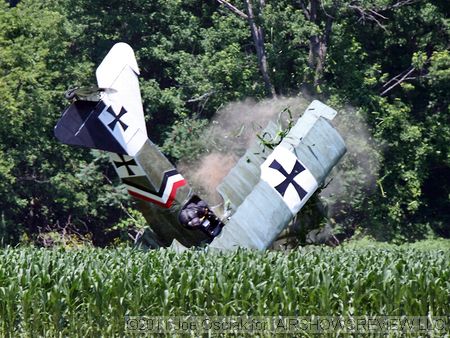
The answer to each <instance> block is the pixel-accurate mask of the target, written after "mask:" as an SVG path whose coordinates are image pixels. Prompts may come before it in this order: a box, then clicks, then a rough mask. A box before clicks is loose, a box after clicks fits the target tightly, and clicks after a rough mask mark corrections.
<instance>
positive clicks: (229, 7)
mask: <svg viewBox="0 0 450 338" xmlns="http://www.w3.org/2000/svg"><path fill="white" fill-rule="evenodd" d="M217 2H218V3H219V4H221V5H224V6H225V7H226V8H228V9H229V10H230V11H232V12H233V13H234V14H236V15H238V16H240V17H241V18H243V19H245V20H247V19H248V15H247V14H245V13H244V12H242V11H241V10H240V9H238V8H237V7H235V6H233V5H232V4H230V3H229V2H228V1H225V0H217Z"/></svg>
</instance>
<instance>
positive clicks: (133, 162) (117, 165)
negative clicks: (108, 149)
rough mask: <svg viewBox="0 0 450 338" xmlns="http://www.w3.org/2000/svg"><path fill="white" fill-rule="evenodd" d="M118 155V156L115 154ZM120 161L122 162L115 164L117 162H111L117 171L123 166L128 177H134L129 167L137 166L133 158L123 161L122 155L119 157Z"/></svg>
mask: <svg viewBox="0 0 450 338" xmlns="http://www.w3.org/2000/svg"><path fill="white" fill-rule="evenodd" d="M117 155H119V154H117ZM119 157H120V159H121V161H122V162H117V161H113V162H114V164H115V165H116V167H117V169H119V168H120V167H123V166H125V168H126V169H127V172H128V175H129V176H132V175H134V172H133V170H131V168H130V166H132V165H135V166H137V163H136V161H135V160H134V158H132V159H130V160H128V161H127V160H125V158H124V157H123V155H119Z"/></svg>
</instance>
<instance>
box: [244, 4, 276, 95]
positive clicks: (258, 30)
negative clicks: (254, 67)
mask: <svg viewBox="0 0 450 338" xmlns="http://www.w3.org/2000/svg"><path fill="white" fill-rule="evenodd" d="M244 3H245V7H246V10H247V16H248V17H247V20H248V23H249V25H250V30H251V32H252V37H253V41H254V43H255V48H256V55H257V58H258V67H259V70H260V72H261V75H262V77H263V81H264V87H265V89H266V92H267V94H268V95H270V96H271V97H276V93H275V89H274V88H273V86H272V83H271V81H270V76H269V71H268V66H267V57H266V51H265V48H264V31H263V28H262V27H261V26H260V25H258V24H257V23H256V21H255V14H254V12H253V3H252V0H244ZM264 5H265V2H264V0H260V8H259V13H261V11H262V9H263V7H264ZM259 15H261V14H259Z"/></svg>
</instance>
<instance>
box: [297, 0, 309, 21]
mask: <svg viewBox="0 0 450 338" xmlns="http://www.w3.org/2000/svg"><path fill="white" fill-rule="evenodd" d="M298 3H299V4H300V7H301V8H302V10H303V14H304V15H305V18H306V19H307V20H310V19H311V13H310V12H309V10H308V8H306V5H305V3H304V2H303V1H302V0H298Z"/></svg>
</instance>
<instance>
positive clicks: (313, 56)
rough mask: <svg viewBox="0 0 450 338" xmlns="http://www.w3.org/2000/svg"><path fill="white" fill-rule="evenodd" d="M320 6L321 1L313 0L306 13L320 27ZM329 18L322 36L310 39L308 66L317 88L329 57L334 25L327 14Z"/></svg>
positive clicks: (313, 36)
mask: <svg viewBox="0 0 450 338" xmlns="http://www.w3.org/2000/svg"><path fill="white" fill-rule="evenodd" d="M319 5H320V0H311V1H310V5H309V10H307V11H305V10H304V11H305V16H306V18H307V19H308V20H309V21H310V22H312V23H314V24H316V25H318V18H317V10H318V8H319ZM325 14H326V16H327V19H326V22H325V29H324V32H323V33H322V34H316V35H312V36H311V37H310V38H309V55H308V66H309V68H310V69H311V70H312V72H313V74H314V78H313V84H314V87H317V86H318V85H320V83H321V82H322V77H323V70H324V67H325V58H326V55H327V47H328V43H329V39H330V35H331V29H332V25H333V17H332V16H330V15H329V14H327V13H325Z"/></svg>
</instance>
